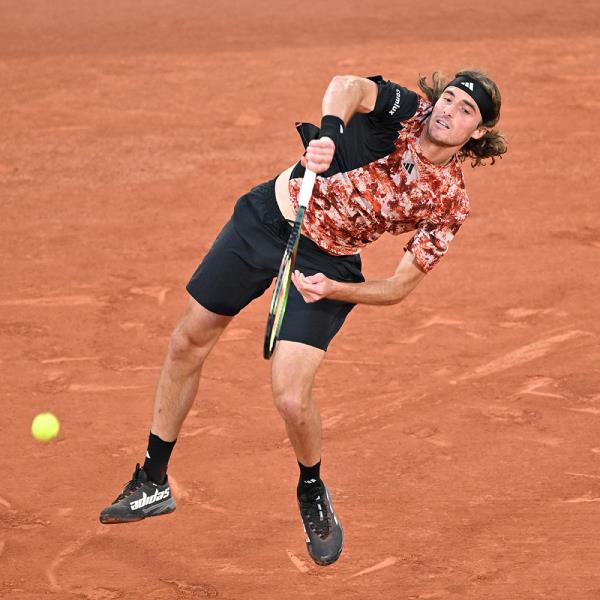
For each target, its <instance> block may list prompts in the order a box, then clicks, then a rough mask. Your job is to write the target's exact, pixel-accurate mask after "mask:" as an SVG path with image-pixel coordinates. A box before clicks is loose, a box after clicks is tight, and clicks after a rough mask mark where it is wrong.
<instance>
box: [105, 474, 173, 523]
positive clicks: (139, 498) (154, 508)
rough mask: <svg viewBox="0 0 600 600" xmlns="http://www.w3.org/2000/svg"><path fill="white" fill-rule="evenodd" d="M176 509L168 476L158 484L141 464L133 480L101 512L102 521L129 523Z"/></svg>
mask: <svg viewBox="0 0 600 600" xmlns="http://www.w3.org/2000/svg"><path fill="white" fill-rule="evenodd" d="M174 510H175V500H174V498H173V496H171V488H170V487H169V480H168V478H166V479H165V481H164V483H162V484H160V485H159V484H158V483H154V481H150V480H149V479H148V475H146V472H145V471H144V469H142V468H141V467H140V465H139V464H137V465H135V471H134V472H133V476H132V478H131V481H130V482H129V483H128V484H127V485H126V486H125V487H124V488H123V491H122V492H121V493H120V494H119V495H118V496H117V498H116V500H115V501H114V502H113V503H112V504H111V505H110V506H107V507H106V508H105V509H104V510H103V511H102V512H101V513H100V522H101V523H129V522H131V521H141V520H142V519H145V518H146V517H155V516H157V515H166V514H168V513H171V512H173V511H174Z"/></svg>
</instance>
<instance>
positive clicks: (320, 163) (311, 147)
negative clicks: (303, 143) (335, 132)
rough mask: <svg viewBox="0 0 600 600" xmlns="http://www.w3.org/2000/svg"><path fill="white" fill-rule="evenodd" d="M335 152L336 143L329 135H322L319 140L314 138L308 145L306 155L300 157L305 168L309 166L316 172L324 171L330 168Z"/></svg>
mask: <svg viewBox="0 0 600 600" xmlns="http://www.w3.org/2000/svg"><path fill="white" fill-rule="evenodd" d="M334 153H335V144H334V143H333V140H332V139H331V138H328V137H322V138H320V139H318V140H312V141H311V142H309V144H308V146H307V147H306V153H305V155H304V156H303V157H302V158H301V159H300V163H301V164H302V166H303V167H304V168H306V167H308V168H309V169H310V170H311V171H314V172H315V173H317V174H318V173H324V172H325V171H327V169H329V166H330V165H331V161H332V160H333V155H334Z"/></svg>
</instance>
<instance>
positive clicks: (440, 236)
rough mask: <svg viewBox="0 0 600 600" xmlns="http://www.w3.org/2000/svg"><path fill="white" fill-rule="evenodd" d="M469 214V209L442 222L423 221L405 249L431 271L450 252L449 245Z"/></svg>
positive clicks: (425, 269)
mask: <svg viewBox="0 0 600 600" xmlns="http://www.w3.org/2000/svg"><path fill="white" fill-rule="evenodd" d="M467 215H468V209H467V210H465V211H464V212H460V213H458V214H452V215H448V216H447V217H446V218H445V219H444V220H443V221H442V222H440V223H433V222H428V221H427V222H423V223H421V224H420V225H419V227H418V228H417V233H415V235H414V236H413V238H412V239H411V240H410V241H409V242H408V244H406V246H405V247H404V250H406V251H407V252H410V253H411V254H412V255H413V256H414V257H415V261H416V263H417V265H418V266H419V268H420V269H421V270H422V271H424V272H425V273H429V271H431V269H433V267H435V265H437V263H438V262H439V261H440V259H441V258H442V257H443V256H444V255H445V254H446V252H448V246H449V245H450V242H451V241H452V240H453V239H454V236H455V235H456V234H457V233H458V230H459V229H460V227H461V225H462V224H463V222H464V221H465V219H466V218H467Z"/></svg>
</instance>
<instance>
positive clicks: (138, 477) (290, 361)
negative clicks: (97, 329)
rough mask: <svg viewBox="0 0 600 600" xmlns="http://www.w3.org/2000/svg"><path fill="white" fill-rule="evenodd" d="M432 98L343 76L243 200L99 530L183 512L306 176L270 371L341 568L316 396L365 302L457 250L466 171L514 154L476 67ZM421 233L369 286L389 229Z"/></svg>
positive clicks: (415, 280) (302, 489)
mask: <svg viewBox="0 0 600 600" xmlns="http://www.w3.org/2000/svg"><path fill="white" fill-rule="evenodd" d="M419 87H420V89H421V91H422V92H423V94H424V96H419V95H417V94H416V93H415V92H413V91H410V90H408V89H406V88H404V87H402V86H400V85H398V84H396V83H393V82H391V81H386V80H384V79H383V78H381V77H379V76H377V77H369V78H362V77H354V76H338V77H334V78H333V79H332V80H331V83H330V84H329V86H328V87H327V90H326V92H325V95H324V97H323V101H322V113H323V118H322V120H321V126H320V127H319V128H318V127H316V126H315V125H312V124H310V123H300V124H298V126H297V129H298V131H299V133H300V135H301V137H302V141H303V144H304V147H305V154H304V156H303V157H302V158H301V159H300V161H298V162H297V163H296V164H294V165H292V166H291V167H290V168H288V169H287V170H285V171H284V172H283V173H281V174H280V175H279V176H278V177H277V178H276V179H274V180H272V181H268V182H267V183H263V184H261V185H258V186H257V187H255V188H253V189H252V190H250V191H249V192H248V193H247V194H245V195H244V196H242V197H241V198H240V199H239V200H238V202H237V204H236V205H235V208H234V211H233V215H232V217H231V219H230V220H229V221H228V222H227V224H226V225H225V226H224V228H223V230H222V231H221V233H220V234H219V235H218V237H217V239H216V240H215V242H214V244H213V246H212V247H211V249H210V250H209V252H208V254H207V255H206V257H205V258H204V260H203V261H202V263H201V264H200V266H199V267H198V269H197V270H196V272H195V273H194V274H193V276H192V278H191V280H190V281H189V283H188V285H187V290H188V292H189V293H190V295H191V299H190V302H189V305H188V307H187V310H186V311H185V314H184V315H183V317H182V319H181V321H180V322H179V324H178V325H177V326H176V328H175V330H174V332H173V334H172V337H171V340H170V344H169V348H168V352H167V355H166V359H165V363H164V366H163V369H162V372H161V374H160V378H159V381H158V386H157V390H156V398H155V405H154V417H153V420H152V425H151V430H150V436H149V441H148V449H147V452H146V459H145V462H144V464H143V467H140V465H139V464H138V465H136V468H135V472H134V473H133V477H132V479H131V481H129V482H128V483H127V484H126V486H125V487H124V488H123V490H122V492H121V493H120V494H119V495H118V497H117V498H116V500H115V501H114V502H113V503H112V504H110V505H109V506H107V507H106V508H105V509H104V510H103V511H102V512H101V514H100V521H101V522H102V523H122V522H128V521H138V520H140V519H144V518H146V517H150V516H155V515H162V514H166V513H170V512H172V511H173V510H175V500H174V498H173V496H172V493H171V488H170V486H169V480H168V477H167V464H168V462H169V458H170V455H171V452H172V450H173V447H174V445H175V442H176V439H177V436H178V434H179V431H180V428H181V426H182V423H183V421H184V419H185V417H186V415H187V413H188V411H189V410H190V407H191V406H192V403H193V401H194V398H195V397H196V392H197V389H198V383H199V380H200V372H201V369H202V364H203V362H204V360H205V359H206V357H207V356H208V354H209V353H210V351H211V349H212V348H213V346H214V345H215V343H216V342H217V340H218V339H219V336H220V335H221V334H222V333H223V331H224V329H225V328H226V327H227V325H228V324H229V323H230V321H231V320H232V319H233V317H234V316H235V315H236V314H237V313H238V312H240V310H242V309H243V308H244V307H245V306H246V305H247V304H249V303H250V302H251V301H252V300H253V299H254V298H257V297H258V296H260V295H261V294H263V293H264V291H265V290H266V289H267V288H268V287H269V286H270V284H271V283H272V280H273V278H274V277H275V276H276V275H277V271H278V268H279V263H280V261H281V257H282V254H283V251H284V248H285V244H286V241H287V238H288V236H289V233H290V224H289V221H293V219H294V216H295V212H296V209H297V202H298V192H299V189H300V184H301V182H302V177H303V174H304V171H305V168H306V167H308V168H309V169H311V170H313V171H315V172H316V173H317V174H318V176H317V180H316V184H315V187H314V191H313V195H312V200H311V203H310V205H309V207H308V210H307V212H306V215H305V218H304V226H303V234H304V235H303V236H302V238H301V241H300V247H299V251H298V257H297V260H296V271H295V272H294V275H293V282H294V286H292V289H291V290H290V296H289V300H288V305H287V310H286V313H285V317H284V321H283V325H282V328H281V332H280V336H279V340H280V341H279V342H278V344H277V346H276V349H275V353H274V355H273V362H272V389H273V398H274V401H275V405H276V407H277V409H278V410H279V412H280V414H281V416H282V417H283V419H284V421H285V425H286V428H287V433H288V436H289V439H290V441H291V444H292V446H293V448H294V452H295V456H296V459H297V461H298V464H299V469H300V474H299V480H298V486H297V498H298V505H299V509H300V515H301V518H302V521H303V524H304V529H305V533H306V539H307V547H308V551H309V553H310V556H311V557H312V558H313V560H314V561H315V562H316V563H317V564H320V565H328V564H331V563H333V562H335V561H336V560H337V559H338V557H339V556H340V553H341V551H342V547H343V532H342V528H341V526H340V523H339V521H338V518H337V516H336V514H335V512H334V509H333V505H332V501H331V493H330V491H329V489H328V488H327V486H326V485H325V483H324V482H323V480H322V478H321V471H320V467H321V419H320V415H319V409H318V407H317V406H316V404H315V402H314V401H313V398H312V395H311V389H312V385H313V380H314V378H315V375H316V373H317V370H318V368H319V366H320V364H321V362H322V360H323V357H324V356H325V352H326V350H327V347H328V346H329V343H330V342H331V340H332V339H333V337H334V336H335V335H336V334H337V332H338V331H339V330H340V327H341V326H342V324H343V323H344V320H345V319H346V317H347V316H348V314H349V312H350V311H351V310H352V308H353V307H354V305H356V304H377V305H389V304H395V303H397V302H400V301H401V300H402V299H403V298H405V297H406V296H407V295H408V294H409V293H410V292H411V291H412V290H414V289H415V287H416V286H417V285H418V284H419V282H420V281H421V280H422V279H423V278H424V277H425V275H426V274H427V273H429V272H430V271H431V270H432V269H433V268H434V267H435V265H436V264H437V263H438V262H439V261H440V259H441V258H442V257H443V256H444V255H445V254H446V252H447V251H448V248H449V245H450V242H451V241H452V240H453V238H454V236H455V235H456V233H457V232H458V230H459V228H460V227H461V225H462V224H463V222H464V220H465V219H466V217H467V214H468V212H469V200H468V197H467V194H466V191H465V184H464V180H463V174H462V168H461V166H462V163H463V161H464V160H466V159H468V160H470V161H471V164H472V165H473V166H477V165H481V164H483V163H484V161H485V159H491V162H492V163H493V162H494V160H495V157H498V156H500V155H502V154H503V153H504V152H506V143H505V140H504V138H503V136H502V134H501V133H499V132H498V131H495V130H494V127H495V125H496V124H497V122H498V119H499V117H500V92H499V90H498V87H497V86H496V84H495V83H494V82H493V81H492V80H491V79H490V78H489V77H488V76H487V75H486V74H484V73H483V72H481V71H478V70H469V71H461V72H459V73H457V74H456V76H455V78H454V79H452V81H446V80H445V79H444V77H443V76H441V75H440V74H439V73H437V72H436V73H434V74H433V76H432V78H431V82H428V81H427V79H426V78H421V79H420V80H419ZM408 231H415V234H414V236H413V237H412V239H411V240H410V241H409V242H408V243H407V245H406V246H405V248H404V252H403V255H402V256H401V258H400V261H399V264H398V266H397V268H396V270H395V271H394V273H392V274H391V275H390V276H389V277H387V278H384V279H381V280H374V281H365V280H364V277H363V276H362V274H361V259H360V254H359V252H360V249H361V248H362V247H363V246H365V245H366V244H368V243H370V242H373V241H375V240H376V239H378V238H379V237H380V236H381V235H382V234H384V233H385V232H390V233H392V234H401V233H404V232H408Z"/></svg>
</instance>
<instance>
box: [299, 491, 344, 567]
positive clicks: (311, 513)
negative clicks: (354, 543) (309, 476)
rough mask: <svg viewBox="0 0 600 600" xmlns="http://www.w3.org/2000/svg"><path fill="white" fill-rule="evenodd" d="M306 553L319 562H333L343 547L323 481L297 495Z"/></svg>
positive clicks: (325, 564) (322, 564)
mask: <svg viewBox="0 0 600 600" xmlns="http://www.w3.org/2000/svg"><path fill="white" fill-rule="evenodd" d="M298 508H299V509H300V516H301V517H302V524H303V525H304V533H305V534H306V547H307V549H308V553H309V554H310V557H311V558H312V559H313V560H314V561H315V562H316V563H317V564H318V565H321V566H323V567H324V566H327V565H330V564H332V563H334V562H335V561H336V560H337V559H338V558H339V557H340V554H341V553H342V548H343V547H344V532H343V530H342V527H341V525H340V523H339V521H338V519H337V517H336V515H335V512H334V511H333V504H332V502H331V494H330V493H329V489H328V488H327V486H326V485H323V487H320V486H319V487H317V488H313V489H312V490H310V491H308V492H306V493H305V494H302V495H301V496H300V497H299V498H298Z"/></svg>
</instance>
